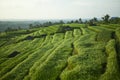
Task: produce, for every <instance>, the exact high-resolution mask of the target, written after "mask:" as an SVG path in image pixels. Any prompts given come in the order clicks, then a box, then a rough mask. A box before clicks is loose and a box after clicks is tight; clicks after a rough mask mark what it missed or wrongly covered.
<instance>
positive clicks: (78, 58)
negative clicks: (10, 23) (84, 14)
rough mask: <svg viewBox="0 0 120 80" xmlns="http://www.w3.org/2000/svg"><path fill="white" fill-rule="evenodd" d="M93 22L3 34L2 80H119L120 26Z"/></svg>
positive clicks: (0, 43) (0, 47)
mask: <svg viewBox="0 0 120 80" xmlns="http://www.w3.org/2000/svg"><path fill="white" fill-rule="evenodd" d="M106 16H107V15H106ZM94 20H96V19H94ZM94 20H93V19H92V21H91V20H90V21H89V22H87V23H85V22H84V23H83V22H82V23H79V22H80V21H81V19H80V21H78V22H77V21H75V22H74V21H71V22H69V23H63V22H62V21H60V23H54V24H51V25H50V24H49V25H50V26H45V27H41V26H40V25H39V26H38V25H37V27H36V26H33V25H32V24H31V25H30V29H28V30H25V29H19V30H16V29H15V30H14V29H9V30H7V31H5V32H1V33H0V80H120V24H119V23H117V24H112V22H111V23H110V22H109V23H104V21H101V22H100V21H97V22H95V21H94ZM119 21H120V19H119ZM31 26H32V27H31Z"/></svg>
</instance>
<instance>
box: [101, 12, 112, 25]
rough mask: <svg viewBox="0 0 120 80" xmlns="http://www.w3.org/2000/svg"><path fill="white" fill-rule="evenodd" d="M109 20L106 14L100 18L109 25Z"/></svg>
mask: <svg viewBox="0 0 120 80" xmlns="http://www.w3.org/2000/svg"><path fill="white" fill-rule="evenodd" d="M109 18H110V16H109V15H108V14H106V15H105V16H104V17H102V19H103V21H104V22H105V23H109Z"/></svg>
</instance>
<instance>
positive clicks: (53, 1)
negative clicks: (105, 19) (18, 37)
mask: <svg viewBox="0 0 120 80" xmlns="http://www.w3.org/2000/svg"><path fill="white" fill-rule="evenodd" d="M105 14H109V15H110V16H120V0H0V19H74V18H93V17H102V16H104V15H105Z"/></svg>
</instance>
